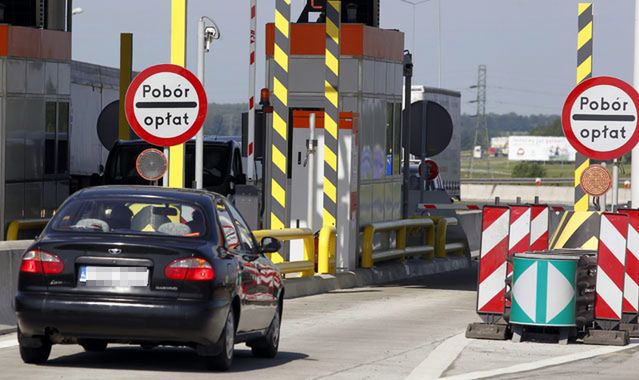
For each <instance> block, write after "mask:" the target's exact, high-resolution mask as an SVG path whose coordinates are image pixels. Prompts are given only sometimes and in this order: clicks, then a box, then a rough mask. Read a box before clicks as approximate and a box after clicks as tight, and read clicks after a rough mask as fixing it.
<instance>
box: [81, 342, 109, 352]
mask: <svg viewBox="0 0 639 380" xmlns="http://www.w3.org/2000/svg"><path fill="white" fill-rule="evenodd" d="M78 343H79V344H80V346H82V348H84V351H86V352H102V351H104V350H106V348H107V345H108V343H107V342H106V341H104V340H97V339H83V340H81V341H79V342H78Z"/></svg>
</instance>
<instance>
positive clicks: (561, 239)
mask: <svg viewBox="0 0 639 380" xmlns="http://www.w3.org/2000/svg"><path fill="white" fill-rule="evenodd" d="M600 223H601V215H600V214H599V213H598V212H595V211H576V212H572V211H569V212H565V213H564V215H563V216H562V218H561V221H560V222H559V225H558V226H557V229H556V230H555V233H554V234H553V236H552V239H551V240H550V249H588V250H596V249H597V245H598V243H599V228H600Z"/></svg>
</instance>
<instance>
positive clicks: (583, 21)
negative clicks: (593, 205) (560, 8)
mask: <svg viewBox="0 0 639 380" xmlns="http://www.w3.org/2000/svg"><path fill="white" fill-rule="evenodd" d="M577 14H578V20H579V21H578V22H579V24H578V34H577V84H579V83H581V82H583V81H584V80H586V79H589V78H591V77H592V42H593V41H592V27H593V15H592V3H579V7H578V13H577ZM588 166H590V159H588V157H586V156H584V155H583V154H581V153H579V152H577V154H576V156H575V206H574V210H575V211H588V206H589V197H588V194H586V192H585V191H584V190H583V189H582V188H581V174H582V173H583V172H584V170H586V169H587V168H588Z"/></svg>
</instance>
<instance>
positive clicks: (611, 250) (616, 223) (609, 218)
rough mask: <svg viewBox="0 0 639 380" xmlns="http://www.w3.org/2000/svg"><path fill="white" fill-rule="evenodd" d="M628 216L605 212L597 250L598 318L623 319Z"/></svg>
mask: <svg viewBox="0 0 639 380" xmlns="http://www.w3.org/2000/svg"><path fill="white" fill-rule="evenodd" d="M626 236H628V216H627V215H621V214H610V213H604V214H602V215H601V229H600V231H599V248H598V254H597V284H596V287H595V288H596V296H595V319H599V320H614V321H619V320H621V314H622V312H623V308H622V305H623V289H624V277H625V263H626Z"/></svg>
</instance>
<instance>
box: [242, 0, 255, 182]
mask: <svg viewBox="0 0 639 380" xmlns="http://www.w3.org/2000/svg"><path fill="white" fill-rule="evenodd" d="M256 38H257V0H251V22H250V31H249V88H248V91H249V109H248V131H247V134H248V136H247V144H246V147H247V150H248V151H247V152H245V153H246V177H247V179H248V181H249V183H253V182H254V179H255V149H254V143H255V72H256V65H255V47H256Z"/></svg>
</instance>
